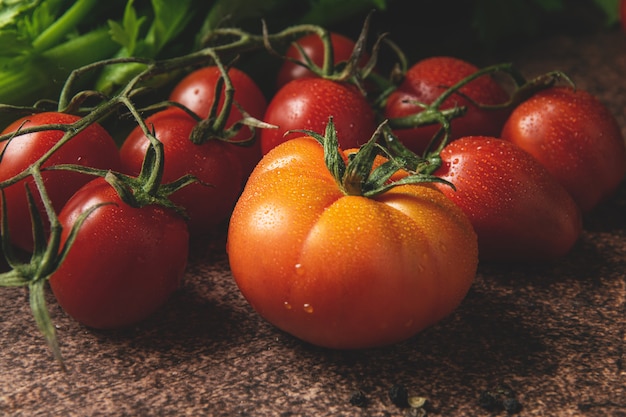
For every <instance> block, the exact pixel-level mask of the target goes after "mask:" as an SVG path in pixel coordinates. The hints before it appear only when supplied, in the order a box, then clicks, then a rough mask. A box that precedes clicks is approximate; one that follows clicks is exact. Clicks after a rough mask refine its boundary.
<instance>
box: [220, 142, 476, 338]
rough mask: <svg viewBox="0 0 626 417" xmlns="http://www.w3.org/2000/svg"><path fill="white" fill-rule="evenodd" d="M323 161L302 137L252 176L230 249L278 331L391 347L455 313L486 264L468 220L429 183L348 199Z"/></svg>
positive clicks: (247, 290)
mask: <svg viewBox="0 0 626 417" xmlns="http://www.w3.org/2000/svg"><path fill="white" fill-rule="evenodd" d="M323 154H324V152H323V150H322V147H321V145H320V144H319V143H318V142H317V141H315V140H313V139H311V138H306V137H305V138H296V139H293V140H291V141H288V142H286V143H284V144H281V145H279V146H278V147H276V148H274V149H273V150H272V151H271V152H270V153H268V154H267V155H266V156H265V157H264V158H263V160H262V161H261V162H260V164H259V165H258V166H257V168H256V169H255V171H254V172H253V173H252V175H251V177H250V179H249V181H248V184H247V186H246V189H245V190H244V193H243V194H242V197H241V198H240V200H239V202H238V203H237V205H236V207H235V210H234V212H233V215H232V217H231V222H230V227H229V232H228V242H227V249H228V256H229V261H230V266H231V270H232V273H233V276H234V278H235V280H236V282H237V285H238V286H239V288H240V290H241V291H242V293H243V295H244V296H245V297H246V299H247V300H248V301H249V302H250V304H251V305H252V306H253V307H254V308H255V309H256V311H258V312H259V313H260V315H261V316H262V317H264V318H265V319H266V320H268V321H269V322H270V323H272V324H274V325H275V326H277V327H278V328H280V329H282V330H284V331H286V332H288V333H290V334H292V335H294V336H296V337H298V338H300V339H302V340H304V341H306V342H309V343H312V344H315V345H318V346H323V347H329V348H337V349H358V348H367V347H373V346H381V345H388V344H392V343H395V342H398V341H401V340H404V339H407V338H410V337H411V336H413V335H415V334H416V333H417V332H419V331H420V330H422V329H424V328H425V327H427V326H429V325H432V324H433V323H435V322H437V321H438V320H440V319H442V318H443V317H445V316H446V315H448V314H450V312H451V311H452V310H453V309H454V308H456V307H457V306H458V305H459V304H460V303H461V301H462V299H463V298H464V296H465V294H466V292H467V291H468V289H469V287H470V285H471V283H472V281H473V278H474V275H475V271H476V266H477V259H478V257H477V243H476V235H475V233H474V231H473V229H472V227H471V225H470V223H469V222H468V219H467V218H466V217H465V216H464V215H463V213H462V212H461V211H460V210H459V209H458V208H457V207H456V206H455V205H454V204H452V203H451V202H450V201H449V200H448V199H447V198H446V197H445V196H444V195H443V194H442V193H441V192H439V191H438V190H436V189H435V188H433V187H429V186H421V185H420V186H399V187H396V188H394V189H393V190H391V191H389V192H387V193H385V194H382V195H380V196H379V197H376V198H374V199H368V198H365V197H359V196H346V195H345V194H343V193H342V192H341V191H340V190H339V189H338V186H337V185H336V183H335V180H334V179H333V178H332V176H331V175H330V174H329V172H328V169H327V168H326V166H325V165H324V161H323ZM251 248H254V250H251Z"/></svg>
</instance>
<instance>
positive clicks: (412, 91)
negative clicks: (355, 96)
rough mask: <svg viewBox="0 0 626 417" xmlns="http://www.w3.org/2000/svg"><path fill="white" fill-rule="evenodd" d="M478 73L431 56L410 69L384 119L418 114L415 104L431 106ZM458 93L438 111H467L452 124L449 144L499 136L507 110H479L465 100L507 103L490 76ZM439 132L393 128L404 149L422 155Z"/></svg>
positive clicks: (466, 64)
mask: <svg viewBox="0 0 626 417" xmlns="http://www.w3.org/2000/svg"><path fill="white" fill-rule="evenodd" d="M478 70H479V68H478V67H476V66H475V65H474V64H472V63H470V62H467V61H465V60H462V59H459V58H456V57H448V56H434V57H430V58H425V59H423V60H421V61H418V62H416V63H415V64H414V65H413V66H412V67H411V68H409V70H408V71H407V72H406V74H405V77H404V80H403V81H402V83H401V84H400V86H399V87H398V88H397V89H396V90H395V91H394V92H393V93H391V95H390V96H389V97H388V99H387V101H386V103H385V109H384V115H385V117H386V118H388V119H394V118H401V117H406V116H410V115H412V114H416V113H419V112H421V111H422V108H421V107H420V106H418V105H416V104H415V102H420V103H426V104H431V103H432V102H433V101H435V100H436V99H437V98H438V97H439V96H440V95H441V94H442V93H443V92H444V91H445V90H446V89H447V88H448V87H451V86H453V85H454V84H456V83H457V82H459V81H461V80H463V79H464V78H466V77H468V76H470V75H472V74H474V73H475V72H476V71H478ZM459 91H460V93H461V94H462V95H461V94H454V95H452V96H451V97H449V98H448V99H447V100H445V101H444V103H443V104H442V106H441V107H440V109H441V110H444V109H450V108H453V107H464V106H465V107H467V112H466V113H465V114H464V115H463V116H461V117H458V118H455V119H453V120H452V122H451V132H450V140H454V139H458V138H460V137H463V136H473V135H484V136H498V135H499V134H500V131H501V129H502V125H503V124H504V122H505V120H506V118H507V116H508V110H486V109H480V108H479V107H477V106H476V105H474V104H473V103H472V102H471V101H469V100H468V99H467V98H465V97H469V98H471V99H472V100H473V101H475V102H477V103H481V104H487V105H497V104H502V103H505V102H506V101H508V99H509V95H508V93H507V92H506V90H505V89H504V88H503V87H502V86H501V85H500V84H498V83H497V82H496V81H495V80H494V79H493V78H491V77H490V76H481V77H479V78H477V79H475V80H473V81H471V82H470V83H469V84H467V85H465V86H464V87H462V88H461V89H460V90H459ZM391 126H393V125H391ZM439 128H440V125H439V124H433V125H426V126H420V127H414V128H396V129H394V133H395V134H396V135H397V136H398V138H399V139H400V140H401V141H402V143H404V145H405V146H406V147H408V148H409V149H411V150H412V151H413V152H415V153H417V154H421V153H423V151H424V149H425V148H426V147H427V145H428V143H429V142H430V141H431V139H432V138H433V136H434V135H435V133H436V132H437V130H438V129H439Z"/></svg>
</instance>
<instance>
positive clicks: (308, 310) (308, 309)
mask: <svg viewBox="0 0 626 417" xmlns="http://www.w3.org/2000/svg"><path fill="white" fill-rule="evenodd" d="M302 308H303V309H304V311H305V312H306V313H312V312H313V306H312V305H311V304H309V303H305V304H304V305H303V306H302Z"/></svg>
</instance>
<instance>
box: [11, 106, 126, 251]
mask: <svg viewBox="0 0 626 417" xmlns="http://www.w3.org/2000/svg"><path fill="white" fill-rule="evenodd" d="M79 119H80V118H79V117H78V116H75V115H70V114H65V113H58V112H45V113H37V114H32V115H29V116H25V117H22V118H20V119H19V120H16V121H14V122H13V123H11V124H10V125H9V126H7V127H6V129H5V130H4V131H3V132H2V134H6V133H11V132H15V131H17V130H18V129H19V128H20V127H21V128H28V127H35V126H42V125H47V124H71V123H74V122H76V121H77V120H79ZM63 135H64V132H63V131H61V130H45V131H41V132H36V133H28V134H25V135H18V136H14V137H13V138H12V139H11V140H10V141H3V142H2V143H0V152H3V157H2V162H1V163H0V181H6V180H8V179H10V178H13V177H14V176H16V175H17V174H19V173H20V172H22V171H24V170H25V169H27V168H28V167H29V166H30V165H32V164H33V163H34V162H36V161H37V160H38V159H40V158H41V157H42V156H43V155H44V154H45V153H46V152H47V151H49V150H50V149H51V148H52V147H53V146H54V145H55V144H56V143H58V142H59V140H60V139H61V138H62V137H63ZM59 164H78V165H83V166H89V167H93V168H100V169H111V170H117V171H118V170H119V169H120V156H119V151H118V148H117V145H116V143H115V141H114V140H113V138H112V137H111V136H110V135H109V133H108V132H107V131H106V130H105V129H104V128H103V127H102V126H100V125H99V124H97V123H94V124H92V125H90V126H88V127H87V128H86V129H85V130H83V131H81V132H80V133H78V134H77V135H76V136H75V137H73V138H72V139H71V140H69V141H68V142H67V143H65V144H64V145H63V146H62V147H61V148H59V149H58V150H57V151H56V152H55V153H54V154H53V155H52V156H51V157H50V158H49V159H48V160H47V161H46V162H45V164H44V165H43V166H44V167H49V166H52V165H59ZM42 176H43V178H44V182H45V185H46V191H47V193H48V196H49V198H50V201H51V202H52V205H53V207H54V209H55V210H57V211H58V210H61V208H62V207H63V205H64V204H65V202H66V201H67V200H68V199H69V198H70V197H71V196H72V194H74V192H76V191H77V190H78V189H79V188H80V187H81V186H83V185H84V184H86V183H87V182H88V181H90V180H91V179H93V177H92V176H90V175H87V174H81V173H77V172H70V171H66V170H63V171H61V170H59V171H48V172H43V173H42ZM25 185H28V187H29V188H30V190H31V191H32V193H33V196H34V197H35V201H36V202H37V205H38V207H39V212H40V214H41V217H42V219H43V220H44V224H45V225H46V227H47V224H48V223H47V220H48V218H47V215H46V213H45V210H44V208H43V203H42V202H41V198H40V197H39V193H38V192H37V188H36V186H35V183H34V181H33V179H32V177H28V178H26V179H24V180H22V181H19V182H18V183H16V184H13V185H10V186H8V187H6V188H5V189H4V193H5V198H6V203H7V217H8V219H9V231H10V233H11V240H12V241H13V243H14V244H15V245H16V246H17V247H19V248H21V249H23V250H26V251H30V250H32V246H33V238H32V223H31V218H30V213H29V210H28V201H27V199H26V193H25V191H24V186H25Z"/></svg>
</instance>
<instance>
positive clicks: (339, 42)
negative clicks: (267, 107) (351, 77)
mask: <svg viewBox="0 0 626 417" xmlns="http://www.w3.org/2000/svg"><path fill="white" fill-rule="evenodd" d="M329 36H330V41H331V45H332V51H333V65H334V66H337V65H339V64H340V63H343V62H347V61H348V60H349V59H350V58H351V56H352V53H353V51H354V48H355V46H356V42H355V41H354V40H352V39H351V38H349V37H347V36H344V35H342V34H340V33H337V32H330V34H329ZM295 43H296V44H297V45H299V47H300V48H301V49H302V50H300V49H299V48H298V47H297V46H295V45H294V44H291V45H290V46H289V47H288V48H287V51H286V52H285V57H287V58H289V59H285V61H284V62H283V64H282V65H281V66H280V68H279V70H278V74H277V77H276V86H277V89H280V88H281V87H283V86H284V85H285V84H287V83H288V82H289V81H292V80H296V79H299V78H307V77H318V76H319V75H318V74H316V73H315V72H314V71H311V69H309V68H307V66H305V65H300V64H297V63H295V62H293V61H292V60H295V61H298V62H301V63H304V64H307V58H308V60H310V61H311V63H312V64H314V65H315V66H316V67H318V68H323V66H324V56H325V53H326V51H325V49H324V42H323V41H322V39H321V38H320V36H319V35H318V34H316V33H312V34H309V35H305V36H303V37H301V38H300V39H297V40H296V41H295ZM302 52H304V55H303V54H302ZM369 59H370V56H369V54H368V53H364V54H363V55H361V57H360V59H359V65H361V66H365V65H366V64H367V61H368V60H369Z"/></svg>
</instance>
